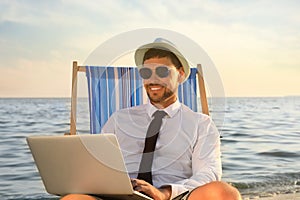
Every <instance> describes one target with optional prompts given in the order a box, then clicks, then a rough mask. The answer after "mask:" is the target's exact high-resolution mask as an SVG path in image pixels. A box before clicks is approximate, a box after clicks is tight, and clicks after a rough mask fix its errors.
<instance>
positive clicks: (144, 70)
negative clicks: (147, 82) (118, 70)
mask: <svg viewBox="0 0 300 200" xmlns="http://www.w3.org/2000/svg"><path fill="white" fill-rule="evenodd" d="M139 73H140V76H141V77H142V78H143V79H149V78H150V77H151V75H152V70H151V69H149V68H141V69H140V70H139Z"/></svg>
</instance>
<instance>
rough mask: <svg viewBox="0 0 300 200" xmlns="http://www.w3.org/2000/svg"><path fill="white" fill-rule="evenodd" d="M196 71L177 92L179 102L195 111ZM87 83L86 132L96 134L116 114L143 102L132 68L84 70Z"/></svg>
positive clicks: (140, 86)
mask: <svg viewBox="0 0 300 200" xmlns="http://www.w3.org/2000/svg"><path fill="white" fill-rule="evenodd" d="M196 73H197V69H196V68H192V69H191V75H190V77H189V79H188V80H187V81H186V82H185V83H184V84H182V85H180V86H179V88H178V97H179V101H180V102H183V103H184V104H186V105H187V106H189V107H190V108H191V109H192V110H194V111H197V95H196V91H197V81H196ZM86 76H87V81H88V91H89V92H88V93H89V107H90V132H91V133H99V132H100V131H101V127H102V126H103V125H104V124H105V122H106V121H107V119H108V118H109V117H110V115H111V114H112V113H113V112H115V111H116V110H119V109H122V108H127V107H131V106H137V105H140V104H143V103H146V102H147V96H146V94H145V91H144V89H143V81H142V79H141V78H140V76H139V74H138V70H137V68H136V67H99V66H86Z"/></svg>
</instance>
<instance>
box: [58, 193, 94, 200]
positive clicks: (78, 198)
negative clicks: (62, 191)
mask: <svg viewBox="0 0 300 200" xmlns="http://www.w3.org/2000/svg"><path fill="white" fill-rule="evenodd" d="M60 200H96V198H95V197H92V196H89V195H84V194H68V195H66V196H63V197H62V198H61V199H60Z"/></svg>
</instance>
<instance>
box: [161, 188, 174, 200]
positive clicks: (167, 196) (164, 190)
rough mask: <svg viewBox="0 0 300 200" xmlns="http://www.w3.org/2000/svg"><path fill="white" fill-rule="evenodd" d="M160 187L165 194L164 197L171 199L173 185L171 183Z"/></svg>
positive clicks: (167, 199) (166, 199)
mask: <svg viewBox="0 0 300 200" xmlns="http://www.w3.org/2000/svg"><path fill="white" fill-rule="evenodd" d="M158 189H159V191H160V192H161V193H162V194H163V196H164V197H163V199H165V200H169V199H170V198H171V194H172V187H171V186H170V185H165V186H162V187H160V188H158Z"/></svg>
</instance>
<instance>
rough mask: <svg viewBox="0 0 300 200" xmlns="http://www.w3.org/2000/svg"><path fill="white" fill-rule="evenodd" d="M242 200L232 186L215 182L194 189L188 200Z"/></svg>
mask: <svg viewBox="0 0 300 200" xmlns="http://www.w3.org/2000/svg"><path fill="white" fill-rule="evenodd" d="M199 199H201V200H202V199H203V200H210V199H211V200H242V198H241V195H240V193H239V191H238V190H237V189H236V188H234V187H233V186H231V185H229V184H227V183H224V182H220V181H215V182H211V183H208V184H205V185H203V186H201V187H198V188H196V189H194V190H193V191H192V192H191V193H190V195H189V197H188V200H199Z"/></svg>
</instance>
